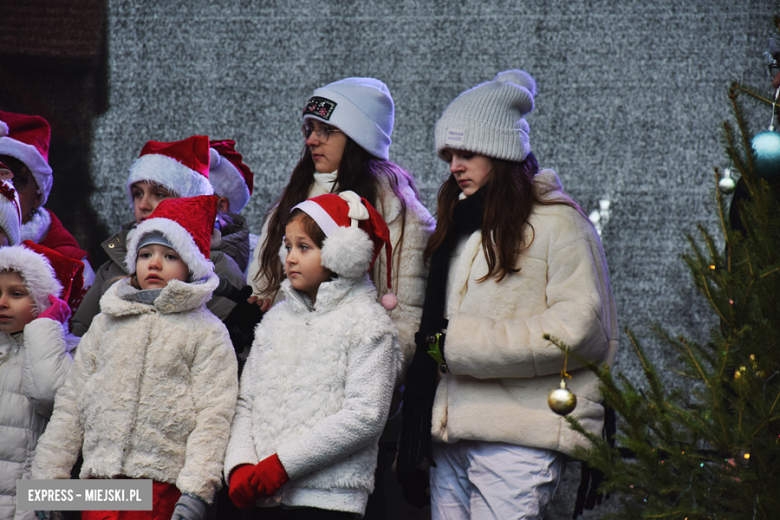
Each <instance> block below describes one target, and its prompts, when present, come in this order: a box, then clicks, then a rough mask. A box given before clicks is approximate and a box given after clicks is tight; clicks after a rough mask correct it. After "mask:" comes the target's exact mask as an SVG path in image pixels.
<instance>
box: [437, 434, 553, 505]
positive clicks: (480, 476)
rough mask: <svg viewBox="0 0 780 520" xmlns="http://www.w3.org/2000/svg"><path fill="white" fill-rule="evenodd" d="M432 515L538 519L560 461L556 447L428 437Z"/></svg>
mask: <svg viewBox="0 0 780 520" xmlns="http://www.w3.org/2000/svg"><path fill="white" fill-rule="evenodd" d="M433 460H434V462H436V466H435V467H433V466H432V467H431V468H430V475H431V513H432V514H431V518H432V520H469V519H474V520H493V519H495V520H499V519H500V520H509V519H512V520H519V519H523V520H542V519H543V518H544V510H545V509H546V508H547V504H549V502H550V500H551V499H552V497H553V495H554V494H555V490H556V489H557V488H558V483H559V482H560V479H561V476H562V475H563V470H564V466H565V457H564V455H562V454H561V453H558V452H556V451H551V450H544V449H538V448H526V447H523V446H516V445H514V444H506V443H503V442H480V441H458V442H456V443H454V444H445V443H436V442H435V443H433Z"/></svg>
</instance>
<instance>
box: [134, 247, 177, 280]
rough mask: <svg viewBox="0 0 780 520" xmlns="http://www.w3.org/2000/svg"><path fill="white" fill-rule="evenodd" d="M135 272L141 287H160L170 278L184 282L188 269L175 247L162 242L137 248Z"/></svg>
mask: <svg viewBox="0 0 780 520" xmlns="http://www.w3.org/2000/svg"><path fill="white" fill-rule="evenodd" d="M135 274H136V276H137V277H138V285H139V286H140V287H141V289H162V288H163V287H165V286H167V285H168V282H170V281H171V280H181V281H182V282H186V281H187V279H188V278H189V277H190V270H189V268H188V267H187V264H185V263H184V261H183V260H182V259H181V258H180V257H179V253H177V252H176V250H175V249H171V248H170V247H168V246H164V245H162V244H148V245H145V246H143V247H142V248H141V249H139V250H138V258H136V261H135Z"/></svg>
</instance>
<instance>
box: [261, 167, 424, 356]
mask: <svg viewBox="0 0 780 520" xmlns="http://www.w3.org/2000/svg"><path fill="white" fill-rule="evenodd" d="M399 183H400V185H401V194H402V195H403V199H404V202H405V203H406V227H405V229H404V236H403V247H401V249H400V251H397V248H398V244H399V242H400V240H401V222H402V220H403V215H402V213H401V201H400V200H398V197H396V196H395V193H393V191H392V190H391V189H390V187H389V186H385V187H384V189H382V190H381V191H380V197H379V200H378V201H377V206H376V209H377V211H378V212H379V214H380V215H382V218H383V219H384V221H385V222H386V223H387V227H388V229H389V230H390V243H391V244H392V245H393V265H392V284H393V290H392V292H393V293H394V294H395V295H396V297H397V298H398V305H397V306H396V308H395V309H393V310H392V311H389V312H390V318H391V319H392V320H393V323H395V326H396V328H397V329H398V338H399V340H400V341H401V347H402V348H403V352H404V360H405V366H408V365H409V363H411V362H412V358H413V357H414V349H415V344H414V333H415V332H417V329H418V328H419V327H420V318H421V317H422V305H423V301H424V300H425V286H426V284H427V282H428V269H427V267H426V266H425V263H424V262H423V251H424V250H425V244H427V243H428V237H430V236H431V233H433V228H434V227H435V225H436V221H435V220H434V219H433V217H431V214H430V213H429V212H428V210H427V209H425V206H423V205H422V203H421V202H420V201H419V200H418V199H417V197H416V196H415V195H414V190H412V187H411V186H410V185H409V184H408V182H407V181H406V180H405V179H399ZM325 193H328V192H327V191H326V190H325V189H324V188H323V187H322V185H321V184H318V183H317V182H315V183H313V184H312V185H311V188H310V189H309V195H308V197H309V198H312V197H316V196H318V195H324V194H325ZM269 219H270V216H269V217H268V218H266V219H265V223H264V224H263V230H262V233H261V235H260V239H259V241H258V246H257V247H256V248H255V250H254V253H253V258H252V263H251V264H250V265H249V270H248V272H247V283H249V284H250V285H251V286H252V289H253V294H254V295H255V296H260V297H262V298H269V297H270V296H272V295H267V294H264V293H263V292H262V290H261V287H262V286H263V285H264V283H263V282H261V281H260V282H258V281H256V280H255V278H256V277H257V275H258V272H259V269H260V267H259V266H260V255H261V254H262V252H263V247H262V246H263V244H264V243H265V240H266V237H267V236H268V221H269ZM386 263H387V261H386V257H385V252H384V249H383V250H382V251H381V252H380V253H379V256H378V257H377V260H376V262H375V263H374V268H373V272H372V273H371V274H372V279H373V280H374V282H375V283H376V285H377V290H378V297H377V298H381V297H382V296H384V295H385V294H387V293H388V292H389V289H388V288H387V265H386ZM275 297H276V300H275V301H279V300H281V298H282V297H283V291H279V293H277V295H275ZM385 312H387V311H385Z"/></svg>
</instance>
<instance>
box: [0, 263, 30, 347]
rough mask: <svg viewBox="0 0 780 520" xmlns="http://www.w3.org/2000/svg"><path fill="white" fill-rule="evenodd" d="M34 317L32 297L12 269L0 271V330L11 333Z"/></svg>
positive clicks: (21, 328)
mask: <svg viewBox="0 0 780 520" xmlns="http://www.w3.org/2000/svg"><path fill="white" fill-rule="evenodd" d="M33 319H35V307H34V306H33V301H32V297H31V296H30V293H29V292H28V291H27V286H26V285H24V280H22V277H21V276H20V275H19V273H16V272H14V271H3V272H0V331H2V332H5V333H6V334H13V333H14V332H19V331H21V330H23V329H24V326H25V325H27V324H28V323H30V322H31V321H32V320H33Z"/></svg>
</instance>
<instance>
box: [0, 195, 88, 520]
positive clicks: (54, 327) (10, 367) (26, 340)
mask: <svg viewBox="0 0 780 520" xmlns="http://www.w3.org/2000/svg"><path fill="white" fill-rule="evenodd" d="M3 194H4V195H5V193H3ZM0 199H3V200H4V197H0ZM4 206H5V204H4ZM4 225H5V224H4ZM18 231H19V224H18V218H17V223H16V237H17V238H18ZM7 235H8V238H12V233H8V234H7ZM13 241H14V240H12V242H13ZM82 268H83V264H82V263H81V262H79V261H78V260H72V259H70V258H66V257H64V256H62V255H60V254H58V253H57V252H56V251H53V250H51V249H48V248H45V247H43V246H39V245H37V244H34V243H32V242H24V243H23V245H11V246H9V247H0V410H2V413H0V467H2V471H0V518H2V519H9V520H10V519H12V518H13V519H16V520H32V519H34V518H35V512H34V511H17V509H16V481H17V480H18V479H28V478H30V464H29V462H30V459H31V458H32V455H33V453H34V452H35V446H36V444H37V442H38V438H39V437H40V435H41V434H42V433H43V431H44V429H45V428H46V424H47V423H48V421H49V417H51V413H52V408H53V406H54V394H55V393H56V392H57V390H58V389H59V388H60V386H62V384H63V382H64V381H65V378H66V376H67V374H68V371H69V370H70V367H71V364H72V363H73V359H72V358H71V351H72V350H73V348H74V347H75V346H76V345H77V343H78V338H77V337H75V336H73V335H72V334H68V333H67V323H68V318H69V317H70V309H69V308H68V304H67V303H66V302H65V301H64V300H67V298H68V293H69V291H70V288H71V285H72V281H73V277H74V276H75V275H76V273H77V271H79V270H80V269H82ZM61 298H62V299H61Z"/></svg>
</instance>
